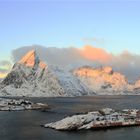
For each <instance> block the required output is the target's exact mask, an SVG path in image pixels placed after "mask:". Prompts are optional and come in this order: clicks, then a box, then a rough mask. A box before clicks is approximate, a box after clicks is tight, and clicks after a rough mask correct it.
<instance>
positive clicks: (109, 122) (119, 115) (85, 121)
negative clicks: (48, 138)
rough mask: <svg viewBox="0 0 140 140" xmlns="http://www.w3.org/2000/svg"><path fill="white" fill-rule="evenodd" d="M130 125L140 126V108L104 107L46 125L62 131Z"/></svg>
mask: <svg viewBox="0 0 140 140" xmlns="http://www.w3.org/2000/svg"><path fill="white" fill-rule="evenodd" d="M129 126H140V110H138V109H123V110H120V111H115V110H113V109H111V108H104V109H101V110H98V111H93V112H88V113H86V114H79V115H73V116H68V117H66V118H64V119H62V120H60V121H57V122H52V123H48V124H45V125H44V127H46V128H52V129H56V130H60V131H64V130H65V131H71V130H83V129H93V130H98V129H108V128H117V127H129Z"/></svg>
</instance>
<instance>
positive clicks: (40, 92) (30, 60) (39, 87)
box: [0, 50, 64, 96]
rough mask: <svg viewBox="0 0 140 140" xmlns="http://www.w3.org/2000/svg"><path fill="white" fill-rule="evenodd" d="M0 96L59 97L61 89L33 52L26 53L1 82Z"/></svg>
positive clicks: (61, 92)
mask: <svg viewBox="0 0 140 140" xmlns="http://www.w3.org/2000/svg"><path fill="white" fill-rule="evenodd" d="M0 88H1V92H2V95H12V96H61V95H63V94H64V90H63V88H62V87H61V86H60V85H59V83H58V80H57V78H56V77H55V76H54V75H53V74H52V73H51V72H50V71H48V68H47V65H46V64H44V63H43V62H42V61H40V59H39V58H38V56H37V55H36V52H35V51H34V50H32V51H30V52H28V53H27V54H26V55H25V56H24V57H23V58H22V59H21V60H20V61H19V62H17V63H16V64H15V65H14V66H13V68H12V71H11V72H10V73H9V74H8V75H7V76H6V78H5V79H4V80H3V81H2V82H1V86H0Z"/></svg>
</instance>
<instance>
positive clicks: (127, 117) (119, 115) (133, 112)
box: [91, 108, 140, 128]
mask: <svg viewBox="0 0 140 140" xmlns="http://www.w3.org/2000/svg"><path fill="white" fill-rule="evenodd" d="M91 113H93V115H94V116H96V117H95V120H94V121H93V124H92V125H93V128H106V127H115V126H116V127H119V126H120V127H121V126H135V125H140V110H138V109H124V110H121V111H115V110H113V109H111V108H104V109H102V110H99V111H95V112H91Z"/></svg>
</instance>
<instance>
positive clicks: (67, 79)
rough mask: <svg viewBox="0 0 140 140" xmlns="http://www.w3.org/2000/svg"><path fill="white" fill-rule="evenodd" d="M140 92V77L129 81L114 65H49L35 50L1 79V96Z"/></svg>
mask: <svg viewBox="0 0 140 140" xmlns="http://www.w3.org/2000/svg"><path fill="white" fill-rule="evenodd" d="M95 94H96V95H108V94H109V95H127V94H140V80H138V81H137V82H136V83H135V84H133V85H132V84H129V83H128V82H127V79H126V77H125V76H124V75H123V74H120V73H118V72H114V71H113V69H112V68H111V67H101V68H93V67H90V66H83V67H80V68H77V69H74V70H72V71H66V70H62V69H60V68H58V67H56V66H50V65H47V64H45V63H44V62H43V61H41V60H40V59H39V57H38V56H37V54H36V51H35V50H32V51H30V52H28V53H27V54H25V56H23V58H22V59H21V60H20V61H18V62H17V63H15V64H14V66H13V68H12V70H11V72H10V73H9V74H8V75H7V76H6V77H5V78H4V79H3V80H2V81H1V84H0V96H34V97H36V96H38V97H41V96H44V97H57V96H69V97H71V96H83V95H86V96H88V95H89V96H91V95H95Z"/></svg>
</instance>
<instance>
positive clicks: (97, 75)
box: [73, 66, 132, 95]
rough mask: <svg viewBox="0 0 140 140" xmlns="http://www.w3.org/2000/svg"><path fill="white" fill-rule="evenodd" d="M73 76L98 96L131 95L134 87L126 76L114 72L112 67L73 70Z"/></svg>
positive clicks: (87, 67)
mask: <svg viewBox="0 0 140 140" xmlns="http://www.w3.org/2000/svg"><path fill="white" fill-rule="evenodd" d="M73 74H74V75H75V76H76V77H77V78H78V79H79V80H81V81H82V82H83V83H84V84H85V85H86V86H87V87H88V88H89V89H91V90H94V91H96V93H97V94H113V95H114V94H131V93H132V92H131V91H132V86H131V85H129V84H128V82H127V79H126V78H125V76H124V75H122V74H120V73H118V72H114V71H113V70H112V68H111V67H102V68H98V69H96V68H93V67H89V66H85V67H81V68H78V69H75V70H73Z"/></svg>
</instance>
